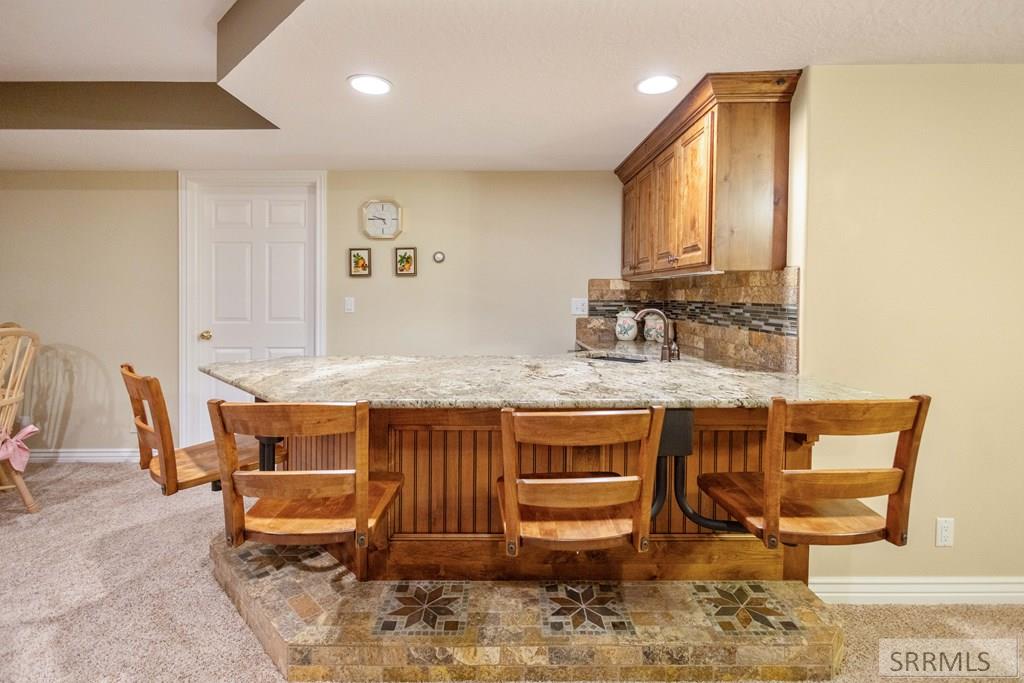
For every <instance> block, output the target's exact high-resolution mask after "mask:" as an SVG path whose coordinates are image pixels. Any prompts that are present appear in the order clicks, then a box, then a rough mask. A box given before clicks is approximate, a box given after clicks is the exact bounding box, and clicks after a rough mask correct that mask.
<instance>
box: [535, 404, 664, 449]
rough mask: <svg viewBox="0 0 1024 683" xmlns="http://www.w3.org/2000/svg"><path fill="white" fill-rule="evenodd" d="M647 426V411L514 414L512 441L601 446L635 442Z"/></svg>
mask: <svg viewBox="0 0 1024 683" xmlns="http://www.w3.org/2000/svg"><path fill="white" fill-rule="evenodd" d="M650 426H651V412H650V411H649V410H592V411H587V412H578V413H569V412H558V413H554V412H538V413H524V412H517V413H516V414H515V439H516V441H518V442H519V443H529V444H538V445H543V446H604V445H608V444H619V443H629V442H631V441H639V440H640V439H643V438H644V437H646V436H647V433H648V430H649V429H650Z"/></svg>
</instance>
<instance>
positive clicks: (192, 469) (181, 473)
mask: <svg viewBox="0 0 1024 683" xmlns="http://www.w3.org/2000/svg"><path fill="white" fill-rule="evenodd" d="M282 453H283V451H281V450H279V451H278V458H277V460H278V462H280V461H281V460H282V459H283V458H282ZM174 461H175V463H176V464H177V470H178V488H179V489H187V488H191V487H193V486H202V485H203V484H210V483H213V482H215V481H219V480H220V463H219V461H218V459H217V442H215V441H206V442H203V443H198V444H196V445H194V446H186V447H185V448H176V449H175V450H174ZM238 461H239V467H240V469H243V470H254V469H256V468H257V467H259V464H260V444H259V442H258V441H256V439H255V438H253V437H251V436H249V437H242V438H239V439H238ZM160 462H161V461H160V458H153V459H152V460H150V461H149V476H150V477H152V478H153V481H155V482H156V483H158V484H162V483H163V481H164V479H163V475H162V474H161V472H160Z"/></svg>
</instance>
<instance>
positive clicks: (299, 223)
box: [181, 181, 319, 442]
mask: <svg viewBox="0 0 1024 683" xmlns="http://www.w3.org/2000/svg"><path fill="white" fill-rule="evenodd" d="M188 191H189V192H190V193H191V196H190V197H189V198H188V203H189V211H190V212H191V215H190V219H191V220H192V222H193V223H194V225H192V226H189V227H190V231H191V233H192V234H191V237H192V240H191V246H192V253H191V254H190V255H189V256H190V258H191V261H192V264H190V265H194V268H191V269H183V273H184V272H185V270H191V277H190V280H191V282H189V283H186V284H187V286H186V287H184V288H183V291H184V292H186V297H187V298H188V299H189V301H188V302H187V304H188V305H187V309H188V310H187V311H186V313H187V315H186V316H185V317H186V318H191V321H190V322H189V323H187V325H188V326H189V329H186V330H185V331H184V334H183V342H184V343H185V344H186V345H188V346H189V347H190V348H189V349H187V351H186V353H185V354H184V356H185V357H186V358H187V360H186V361H185V362H186V364H189V365H191V367H185V368H183V372H182V378H183V380H184V383H185V385H186V386H183V387H182V391H183V396H186V397H187V403H183V405H182V416H181V424H182V430H181V431H182V439H183V440H187V441H188V442H197V441H206V440H208V439H211V438H212V432H211V430H210V423H209V416H208V413H207V410H206V401H207V400H208V399H210V398H224V399H226V400H240V401H251V400H252V397H251V396H249V395H247V394H245V393H243V392H241V391H239V390H237V389H234V388H233V387H230V386H228V385H226V384H224V383H222V382H220V381H218V380H214V379H213V378H211V377H209V376H207V375H204V374H202V373H199V372H198V370H197V368H199V367H200V366H202V365H204V364H207V363H212V362H216V361H236V360H262V359H267V358H280V357H284V356H301V355H314V353H315V352H316V348H315V347H316V336H317V335H316V331H317V328H316V324H315V323H316V318H317V296H316V294H317V272H316V271H317V258H316V256H317V234H316V229H315V228H316V225H317V222H318V220H319V216H318V213H319V203H318V201H317V185H316V184H315V183H282V184H279V185H275V184H273V183H272V182H269V181H268V182H265V183H261V184H257V185H251V184H247V183H239V184H237V185H231V184H225V183H224V182H223V181H218V182H205V183H204V182H202V181H199V182H197V183H195V185H194V186H193V187H192V188H190V189H189V190H188ZM189 314H190V315H189ZM186 392H187V393H186Z"/></svg>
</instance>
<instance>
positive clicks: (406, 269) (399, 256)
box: [395, 247, 418, 276]
mask: <svg viewBox="0 0 1024 683" xmlns="http://www.w3.org/2000/svg"><path fill="white" fill-rule="evenodd" d="M417 266H418V263H417V262H416V247H395V275H398V276H414V275H416V272H417V270H416V269H417Z"/></svg>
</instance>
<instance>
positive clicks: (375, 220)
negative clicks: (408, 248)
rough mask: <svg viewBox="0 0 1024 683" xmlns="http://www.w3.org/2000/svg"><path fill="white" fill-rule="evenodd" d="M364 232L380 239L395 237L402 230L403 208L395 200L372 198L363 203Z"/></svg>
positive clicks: (368, 235)
mask: <svg viewBox="0 0 1024 683" xmlns="http://www.w3.org/2000/svg"><path fill="white" fill-rule="evenodd" d="M363 232H365V233H366V236H367V237H372V238H373V239H378V240H389V239H394V238H395V237H397V236H398V234H399V233H401V232H402V209H401V207H399V206H398V204H396V203H395V202H390V201H380V200H377V199H371V200H370V201H368V202H366V203H365V204H363Z"/></svg>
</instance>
